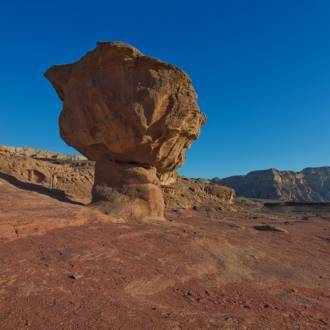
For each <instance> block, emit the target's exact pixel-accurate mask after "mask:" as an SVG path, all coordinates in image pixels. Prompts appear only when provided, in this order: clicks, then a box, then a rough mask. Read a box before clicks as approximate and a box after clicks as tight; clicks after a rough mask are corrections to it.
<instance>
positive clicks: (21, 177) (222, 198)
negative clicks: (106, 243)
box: [0, 146, 235, 214]
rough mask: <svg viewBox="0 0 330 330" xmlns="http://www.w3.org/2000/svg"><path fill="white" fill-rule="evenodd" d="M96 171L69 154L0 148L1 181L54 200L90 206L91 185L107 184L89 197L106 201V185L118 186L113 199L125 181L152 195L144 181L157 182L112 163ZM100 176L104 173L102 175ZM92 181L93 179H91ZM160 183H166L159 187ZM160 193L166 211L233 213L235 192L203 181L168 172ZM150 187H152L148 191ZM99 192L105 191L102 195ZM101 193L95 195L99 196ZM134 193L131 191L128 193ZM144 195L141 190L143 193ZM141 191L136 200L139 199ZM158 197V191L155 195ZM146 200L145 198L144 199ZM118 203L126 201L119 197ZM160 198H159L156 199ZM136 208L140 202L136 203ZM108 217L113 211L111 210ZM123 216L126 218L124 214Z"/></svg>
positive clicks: (143, 171) (152, 175)
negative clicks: (45, 193) (28, 187)
mask: <svg viewBox="0 0 330 330" xmlns="http://www.w3.org/2000/svg"><path fill="white" fill-rule="evenodd" d="M98 165H99V166H101V168H99V170H98V171H97V177H95V175H94V172H95V162H92V161H88V160H86V159H81V158H80V157H76V156H72V155H64V154H59V153H55V152H51V151H44V150H37V149H34V148H13V147H2V146H0V177H2V178H3V179H6V180H7V181H11V182H14V181H15V182H14V183H16V185H25V184H27V185H29V184H32V185H33V187H34V188H35V189H36V190H38V189H37V185H40V186H42V187H45V188H46V189H47V190H48V192H49V194H50V195H54V194H55V195H56V196H58V199H61V200H63V199H65V198H69V199H71V200H72V201H75V202H82V203H84V204H89V203H90V201H91V191H92V188H93V183H94V181H96V182H103V180H105V182H107V184H108V185H107V186H102V185H101V186H99V185H96V187H97V188H95V189H94V195H95V194H97V193H101V196H103V195H106V194H108V198H111V193H112V190H111V188H109V186H110V185H111V186H117V189H118V191H117V192H116V193H117V198H118V196H120V188H118V187H119V186H120V185H123V180H125V182H128V183H130V182H135V187H136V189H137V188H138V187H139V184H140V187H142V188H141V189H143V187H145V188H146V189H145V192H148V189H149V191H150V192H152V190H151V189H152V188H153V187H154V185H152V186H149V185H147V186H143V185H144V183H145V182H154V183H157V180H159V179H158V178H157V176H156V170H155V168H154V167H150V168H149V169H147V168H145V167H134V166H129V165H127V166H121V167H120V169H117V170H115V171H113V170H111V167H112V166H118V164H117V163H115V162H113V163H109V162H106V161H105V163H104V164H102V162H99V163H98ZM109 170H111V172H116V173H118V171H119V170H120V171H122V172H124V174H125V175H121V176H120V175H116V176H114V177H110V176H108V171H109ZM103 171H105V173H103ZM94 178H95V179H94ZM164 181H165V183H166V184H164ZM161 182H162V184H161V190H162V192H163V195H164V200H165V209H166V210H182V209H186V210H187V209H195V210H196V209H198V210H212V209H213V210H214V209H217V210H229V209H233V208H234V206H233V201H234V197H235V191H234V190H233V189H231V188H227V187H222V186H220V185H218V184H213V183H210V182H208V181H207V180H200V179H189V178H184V177H181V176H179V175H178V174H177V173H170V174H169V175H168V176H167V177H163V178H162V180H161ZM150 187H151V188H150ZM102 189H104V190H102ZM99 190H100V192H99ZM132 191H133V189H132ZM142 193H143V190H142ZM142 193H141V192H140V196H141V195H142ZM156 193H159V190H157V191H156ZM146 196H147V197H148V194H147V195H146ZM156 197H157V195H154V196H153V199H152V201H156V202H157V198H156ZM121 198H122V199H123V200H125V199H126V200H127V199H128V197H127V196H125V194H121ZM161 198H163V197H162V196H161V195H160V196H159V195H158V200H159V199H161ZM135 202H136V203H138V202H139V200H136V201H135ZM107 204H108V203H107V202H105V203H104V202H102V201H100V202H98V203H97V207H98V208H101V209H103V210H104V211H105V212H108V209H109V205H107ZM159 205H162V204H160V203H156V204H150V205H146V204H145V203H143V202H142V203H141V204H140V206H139V207H141V208H142V209H143V208H144V207H148V208H149V207H154V208H159ZM111 212H112V213H115V212H116V209H115V208H114V206H112V209H111ZM126 212H127V214H128V213H129V212H128V211H127V210H126Z"/></svg>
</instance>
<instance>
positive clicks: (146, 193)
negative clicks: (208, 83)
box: [45, 42, 205, 220]
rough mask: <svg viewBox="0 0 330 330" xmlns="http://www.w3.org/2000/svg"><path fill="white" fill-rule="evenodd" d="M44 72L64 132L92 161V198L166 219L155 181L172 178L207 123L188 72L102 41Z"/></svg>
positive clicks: (135, 215) (134, 214)
mask: <svg viewBox="0 0 330 330" xmlns="http://www.w3.org/2000/svg"><path fill="white" fill-rule="evenodd" d="M45 76H46V77H47V78H48V79H49V80H50V81H51V82H52V84H53V86H54V88H55V89H56V91H57V94H58V95H59V97H60V98H61V99H62V100H63V111H62V112H61V115H60V132H61V136H62V138H63V139H64V140H65V141H66V142H67V143H68V144H69V145H71V146H72V147H74V148H76V149H77V150H78V151H80V152H81V153H82V154H83V155H85V156H86V157H87V158H88V159H90V160H94V161H96V170H95V184H94V187H93V202H94V203H96V204H97V205H102V206H100V207H102V209H106V210H107V212H109V213H111V214H113V215H115V216H121V217H124V218H127V219H131V218H132V219H142V220H143V219H149V218H158V219H159V218H163V217H164V202H163V197H162V193H161V191H160V189H159V184H160V183H161V182H162V183H168V182H170V181H173V179H174V177H175V176H174V175H173V173H174V171H175V169H176V168H177V167H179V166H181V165H182V164H183V162H184V159H185V152H186V150H187V149H188V148H189V147H190V145H191V143H192V141H193V140H194V139H196V138H197V137H198V135H199V132H200V127H201V125H202V124H203V123H204V122H205V117H204V115H203V114H202V113H201V112H200V110H199V107H198V105H197V97H196V93H195V91H194V89H193V87H192V84H191V81H190V79H189V77H188V76H187V74H185V73H184V72H182V71H181V70H180V69H178V68H177V67H175V66H173V65H170V64H167V63H164V62H162V61H159V60H156V59H153V58H151V57H148V56H144V55H143V54H142V53H141V52H140V51H139V50H137V49H136V48H134V47H132V46H130V45H128V44H124V43H119V42H110V43H109V42H105V43H98V44H97V47H96V49H95V50H93V51H91V52H89V53H87V54H86V55H85V56H84V57H82V58H81V59H80V60H79V61H78V62H75V63H73V64H67V65H59V66H54V67H52V68H50V69H49V70H48V71H47V72H46V73H45Z"/></svg>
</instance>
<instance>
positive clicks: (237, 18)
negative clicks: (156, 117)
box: [0, 0, 330, 177]
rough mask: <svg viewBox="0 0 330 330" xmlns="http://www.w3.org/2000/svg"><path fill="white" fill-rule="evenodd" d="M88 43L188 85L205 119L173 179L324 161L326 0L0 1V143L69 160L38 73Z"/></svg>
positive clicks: (328, 160)
mask: <svg viewBox="0 0 330 330" xmlns="http://www.w3.org/2000/svg"><path fill="white" fill-rule="evenodd" d="M97 40H119V41H125V42H128V43H131V44H133V45H135V46H136V47H138V48H139V49H140V50H142V51H143V52H144V53H145V54H147V55H152V56H154V57H157V58H160V59H162V60H165V61H167V62H170V63H172V64H176V65H178V66H179V67H181V68H183V69H184V70H185V71H186V72H188V73H189V75H190V76H191V77H192V79H193V82H194V86H195V88H196V90H197V92H198V94H199V104H200V107H201V109H202V111H203V112H204V113H206V115H207V118H208V122H207V124H206V125H205V126H204V127H203V130H202V134H201V137H200V139H199V140H198V141H196V142H195V143H194V144H193V146H192V148H191V150H190V151H189V152H188V155H187V160H186V163H185V165H184V166H183V168H182V169H181V170H180V172H181V173H183V174H185V175H187V176H193V177H214V176H220V177H224V176H229V175H233V174H241V173H245V172H248V171H250V170H254V169H262V168H270V167H277V168H280V169H293V170H298V169H302V168H303V167H307V166H322V165H330V1H329V0H323V1H322V0H313V1H312V0H308V1H307V0H266V1H265V0H227V1H221V0H218V1H208V0H203V1H194V0H190V1H181V0H180V1H179V0H176V1H171V0H168V1H156V0H154V1H143V0H141V1H127V0H125V1H109V0H108V1H105V0H104V1H102V0H99V1H98V0H94V1H83V0H79V1H70V0H65V1H64V0H57V1H46V0H43V1H36V0H35V1H33V0H31V1H26V0H24V1H23V0H21V1H19V0H11V1H1V3H0V41H1V43H0V53H1V56H0V91H1V92H0V111H1V119H0V144H8V145H16V146H21V145H26V146H34V147H39V148H44V149H50V150H55V151H60V152H72V149H70V148H69V147H67V146H66V145H65V143H64V142H63V141H62V140H61V139H60V137H59V133H58V124H57V121H58V114H59V111H60V109H61V103H60V101H59V99H58V97H57V95H56V94H55V92H54V90H53V89H52V87H51V86H50V84H49V83H48V81H46V79H45V78H44V77H43V72H44V71H45V70H46V69H47V68H48V67H50V66H51V65H53V64H61V63H66V62H72V61H75V60H77V59H78V58H80V57H81V56H82V55H83V54H84V53H86V52H87V51H88V50H90V49H92V48H94V46H95V43H96V41H97Z"/></svg>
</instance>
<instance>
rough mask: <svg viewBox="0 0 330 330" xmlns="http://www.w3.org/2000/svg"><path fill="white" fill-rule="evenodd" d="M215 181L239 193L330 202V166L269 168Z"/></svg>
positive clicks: (288, 199)
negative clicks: (295, 170)
mask: <svg viewBox="0 0 330 330" xmlns="http://www.w3.org/2000/svg"><path fill="white" fill-rule="evenodd" d="M212 182H214V183H219V184H221V185H224V186H227V187H230V188H233V189H235V191H236V194H237V196H242V197H250V198H264V199H278V200H285V201H297V202H304V201H306V202H330V167H318V168H305V169H304V170H302V171H301V172H293V171H279V170H277V169H269V170H263V171H254V172H250V173H248V174H247V175H241V176H232V177H229V178H224V179H219V178H214V179H212Z"/></svg>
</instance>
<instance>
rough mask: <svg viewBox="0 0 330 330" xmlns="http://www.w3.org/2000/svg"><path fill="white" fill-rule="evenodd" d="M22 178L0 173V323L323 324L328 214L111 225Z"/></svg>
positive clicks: (328, 308) (329, 291) (329, 310)
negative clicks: (17, 181)
mask: <svg viewBox="0 0 330 330" xmlns="http://www.w3.org/2000/svg"><path fill="white" fill-rule="evenodd" d="M23 188H24V187H23ZM25 188H26V189H19V188H17V187H15V186H14V185H11V184H9V183H8V182H7V181H5V180H0V329H109V328H111V329H142V328H143V329H201V328H203V329H205V328H212V329H219V328H221V329H269V328H271V329H327V328H329V327H330V318H329V315H330V258H329V256H330V221H329V220H327V219H321V218H313V217H310V218H306V217H302V216H301V215H276V214H267V215H266V214H265V215H263V214H259V213H258V214H254V213H251V212H249V211H240V212H236V213H229V212H227V213H226V212H219V213H210V212H209V213H206V212H205V213H203V212H193V211H184V212H180V211H179V212H171V213H168V219H169V221H168V223H166V224H158V223H150V224H127V223H114V221H115V220H114V219H110V218H108V217H106V216H104V215H102V214H100V213H99V212H97V211H95V210H91V209H89V208H87V207H85V206H82V205H77V204H72V203H70V201H69V200H65V199H63V198H59V196H57V195H56V194H55V195H52V194H51V192H49V191H38V192H31V191H30V190H29V189H28V187H25ZM46 192H47V193H48V195H50V196H47V195H46V194H45V193H46ZM60 197H61V196H60ZM58 199H62V200H64V201H60V200H58ZM258 224H259V225H260V224H271V225H275V226H277V227H279V228H281V229H284V230H286V231H287V232H288V233H284V232H268V231H258V230H256V229H255V228H254V226H256V225H258Z"/></svg>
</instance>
